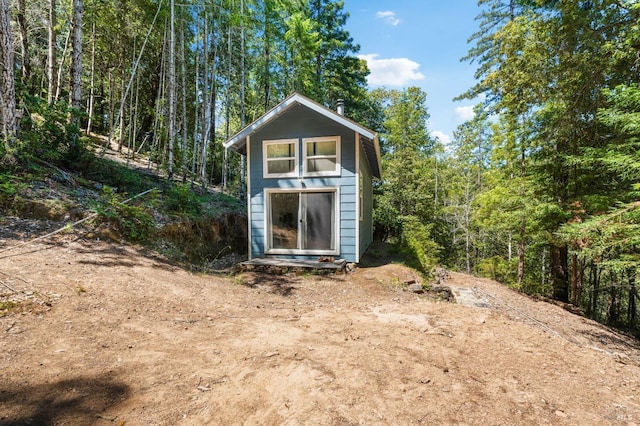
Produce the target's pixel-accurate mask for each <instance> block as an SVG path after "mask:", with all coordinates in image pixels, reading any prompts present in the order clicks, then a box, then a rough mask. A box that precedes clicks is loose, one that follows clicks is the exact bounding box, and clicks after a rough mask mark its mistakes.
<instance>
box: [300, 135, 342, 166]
mask: <svg viewBox="0 0 640 426" xmlns="http://www.w3.org/2000/svg"><path fill="white" fill-rule="evenodd" d="M302 146H303V164H304V175H305V176H336V175H340V136H328V137H322V138H306V139H303V140H302Z"/></svg>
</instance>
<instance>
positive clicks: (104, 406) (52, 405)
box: [0, 376, 130, 426]
mask: <svg viewBox="0 0 640 426" xmlns="http://www.w3.org/2000/svg"><path fill="white" fill-rule="evenodd" d="M0 386H1V388H0V426H14V425H15V426H17V425H38V426H40V425H42V426H48V425H54V424H76V425H80V424H84V425H86V424H94V423H96V422H97V421H99V420H100V419H103V420H110V421H115V419H116V418H115V416H106V415H103V414H102V413H104V412H105V411H106V410H108V409H112V408H114V407H116V406H118V404H120V403H121V402H122V401H124V400H125V399H127V398H128V397H129V395H130V389H129V386H128V385H126V384H125V383H123V382H120V381H118V380H114V378H113V377H108V376H97V377H95V376H93V377H92V376H79V377H76V378H73V379H65V380H60V381H58V382H54V383H41V384H13V383H7V382H3V383H2V384H0Z"/></svg>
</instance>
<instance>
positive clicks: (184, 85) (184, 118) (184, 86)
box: [180, 6, 187, 184]
mask: <svg viewBox="0 0 640 426" xmlns="http://www.w3.org/2000/svg"><path fill="white" fill-rule="evenodd" d="M180 11H181V14H180V18H181V19H180V62H181V65H182V69H181V72H182V132H181V133H182V183H183V184H184V183H186V181H187V70H186V65H185V62H186V60H185V48H184V6H183V8H182V9H180Z"/></svg>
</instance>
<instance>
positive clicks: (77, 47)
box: [70, 0, 83, 109]
mask: <svg viewBox="0 0 640 426" xmlns="http://www.w3.org/2000/svg"><path fill="white" fill-rule="evenodd" d="M82 12H83V10H82V0H73V19H72V21H71V26H72V32H73V39H72V42H71V93H70V105H71V107H72V108H78V109H80V107H81V101H82Z"/></svg>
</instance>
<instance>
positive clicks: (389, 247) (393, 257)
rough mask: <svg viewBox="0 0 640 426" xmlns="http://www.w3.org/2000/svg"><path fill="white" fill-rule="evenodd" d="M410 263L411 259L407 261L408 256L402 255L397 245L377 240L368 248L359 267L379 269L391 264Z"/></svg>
mask: <svg viewBox="0 0 640 426" xmlns="http://www.w3.org/2000/svg"><path fill="white" fill-rule="evenodd" d="M409 262H410V259H407V256H406V255H405V254H403V253H401V252H400V249H399V248H398V247H397V246H396V245H395V244H391V243H387V242H383V241H379V240H375V241H374V242H373V243H371V245H370V246H369V248H367V251H366V252H365V254H364V256H363V257H362V259H360V263H359V264H358V267H359V268H377V267H380V266H384V265H388V264H390V263H402V264H407V263H409Z"/></svg>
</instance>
